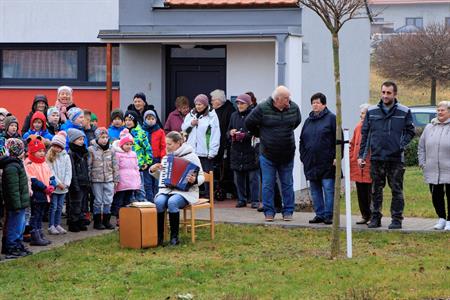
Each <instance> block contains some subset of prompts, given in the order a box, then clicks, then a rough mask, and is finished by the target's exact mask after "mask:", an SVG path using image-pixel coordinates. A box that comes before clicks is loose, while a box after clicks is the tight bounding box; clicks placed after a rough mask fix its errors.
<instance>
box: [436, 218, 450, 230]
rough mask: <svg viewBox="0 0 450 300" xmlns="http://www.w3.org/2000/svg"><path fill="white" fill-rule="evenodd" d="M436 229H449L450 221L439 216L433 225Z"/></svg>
mask: <svg viewBox="0 0 450 300" xmlns="http://www.w3.org/2000/svg"><path fill="white" fill-rule="evenodd" d="M433 228H434V229H436V230H442V229H444V230H450V221H446V220H445V219H442V218H439V220H438V221H437V223H436V225H434V227H433Z"/></svg>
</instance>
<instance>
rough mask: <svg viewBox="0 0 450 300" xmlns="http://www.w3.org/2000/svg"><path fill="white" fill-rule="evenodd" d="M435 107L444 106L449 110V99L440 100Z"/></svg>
mask: <svg viewBox="0 0 450 300" xmlns="http://www.w3.org/2000/svg"><path fill="white" fill-rule="evenodd" d="M436 107H446V108H447V109H448V110H450V101H441V102H439V103H438V105H437V106H436Z"/></svg>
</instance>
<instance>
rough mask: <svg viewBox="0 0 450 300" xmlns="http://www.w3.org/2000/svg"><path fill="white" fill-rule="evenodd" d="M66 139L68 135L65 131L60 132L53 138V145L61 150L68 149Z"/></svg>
mask: <svg viewBox="0 0 450 300" xmlns="http://www.w3.org/2000/svg"><path fill="white" fill-rule="evenodd" d="M66 139H67V133H66V132H65V131H62V130H61V131H60V132H58V134H56V135H55V136H54V137H53V138H52V143H51V145H52V146H53V145H56V146H59V147H61V148H63V149H64V148H66Z"/></svg>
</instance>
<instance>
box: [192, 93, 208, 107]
mask: <svg viewBox="0 0 450 300" xmlns="http://www.w3.org/2000/svg"><path fill="white" fill-rule="evenodd" d="M194 103H195V104H197V103H201V104H203V105H205V106H208V105H209V100H208V96H206V95H205V94H199V95H197V97H195V99H194Z"/></svg>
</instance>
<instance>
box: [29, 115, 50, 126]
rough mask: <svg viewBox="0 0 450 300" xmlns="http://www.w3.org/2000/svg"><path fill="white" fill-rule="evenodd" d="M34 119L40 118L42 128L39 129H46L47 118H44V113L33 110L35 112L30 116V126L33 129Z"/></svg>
mask: <svg viewBox="0 0 450 300" xmlns="http://www.w3.org/2000/svg"><path fill="white" fill-rule="evenodd" d="M35 120H41V121H42V129H41V130H46V129H47V125H46V123H47V119H46V118H45V115H44V114H43V113H42V112H40V111H37V112H35V113H34V114H33V116H32V117H31V121H30V128H31V129H32V130H34V128H33V122H34V121H35Z"/></svg>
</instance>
